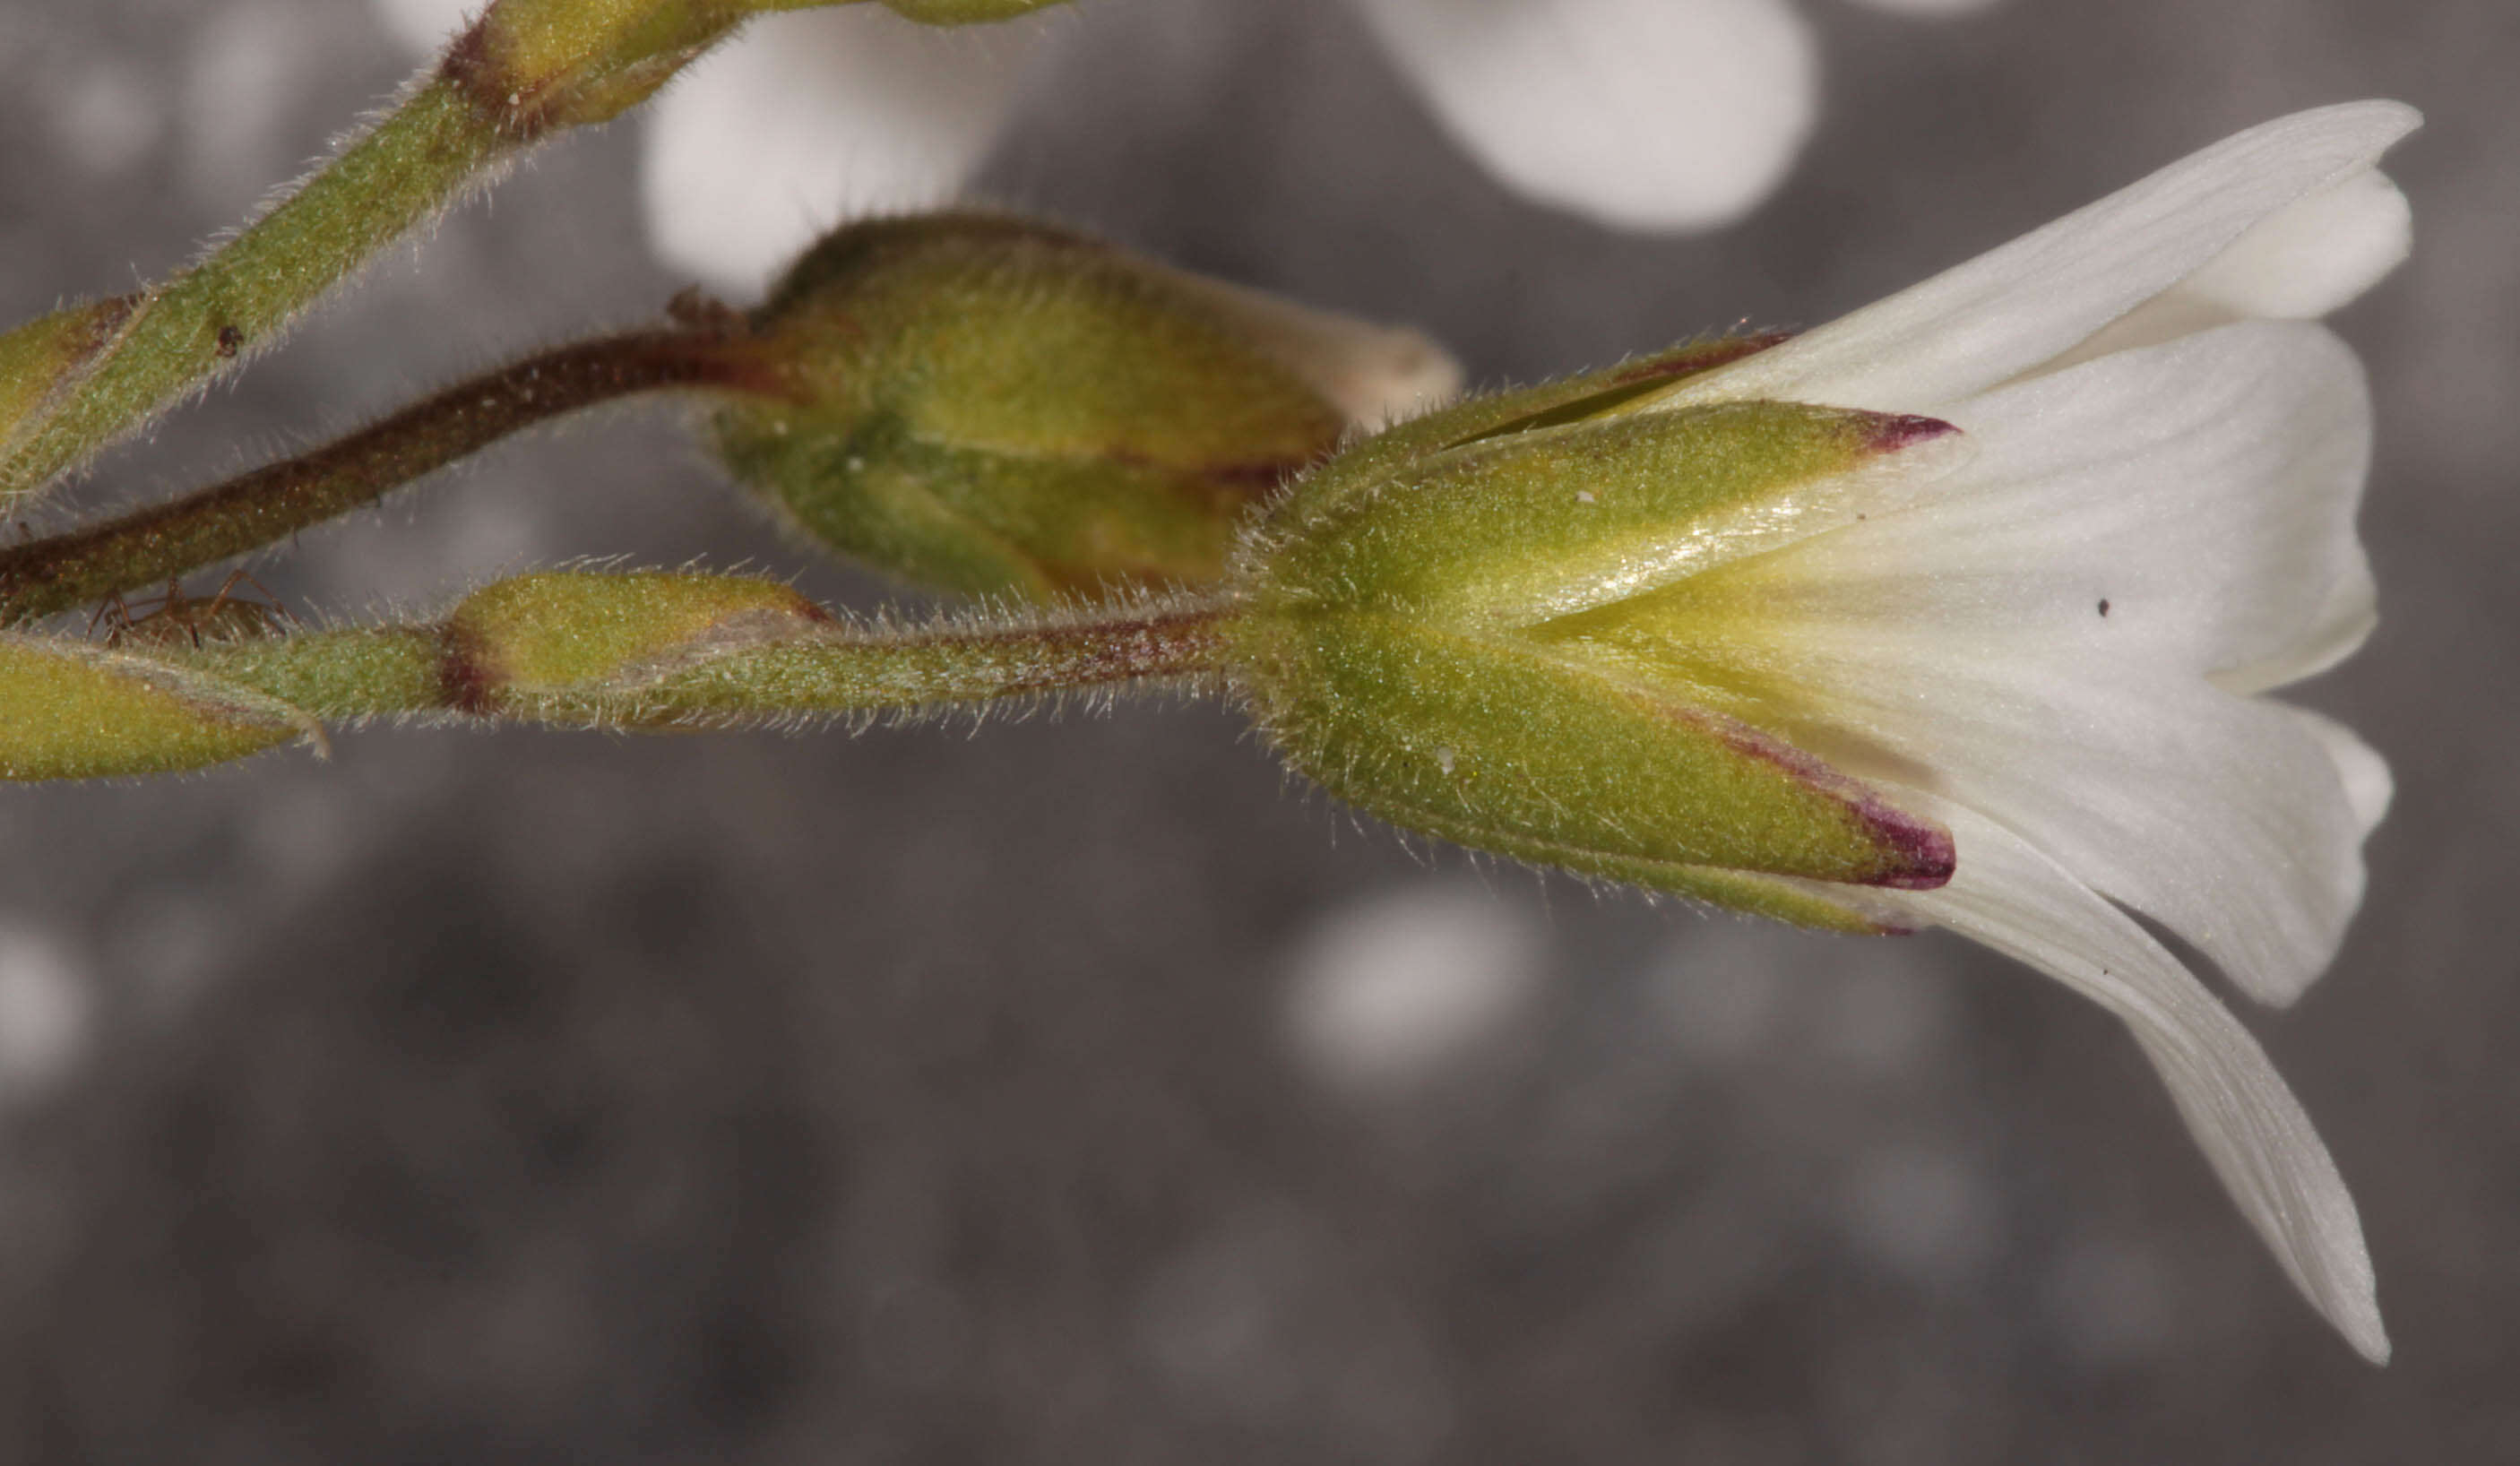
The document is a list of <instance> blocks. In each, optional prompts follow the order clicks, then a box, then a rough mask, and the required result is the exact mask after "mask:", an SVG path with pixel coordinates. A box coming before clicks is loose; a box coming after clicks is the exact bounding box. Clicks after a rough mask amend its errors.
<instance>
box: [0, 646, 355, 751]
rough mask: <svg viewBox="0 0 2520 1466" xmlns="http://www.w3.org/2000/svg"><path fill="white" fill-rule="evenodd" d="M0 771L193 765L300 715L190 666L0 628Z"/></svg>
mask: <svg viewBox="0 0 2520 1466" xmlns="http://www.w3.org/2000/svg"><path fill="white" fill-rule="evenodd" d="M0 708H6V709H7V716H5V717H0V778H9V779H51V778H108V777H121V776H128V775H142V774H172V773H177V772H180V771H182V770H186V769H199V768H203V767H205V766H207V765H210V764H221V763H226V762H228V761H229V760H231V759H240V758H244V757H246V756H248V755H249V754H254V753H259V752H261V751H262V750H264V749H266V748H270V747H274V746H276V745H278V744H281V743H287V742H290V741H293V740H294V739H298V738H306V739H309V740H311V741H313V742H314V743H315V744H316V745H317V746H318V747H319V748H320V747H321V746H322V744H323V730H322V729H321V728H320V727H319V726H318V725H317V724H316V723H315V721H314V720H313V719H311V718H309V717H308V716H307V715H306V714H305V713H303V712H301V711H299V710H298V709H296V708H294V707H292V706H291V705H289V704H288V703H285V702H282V701H280V700H279V699H277V698H275V697H271V696H269V695H267V694H264V693H262V692H258V691H255V690H253V689H249V688H245V687H241V686H239V685H237V684H235V683H232V682H228V681H226V680H223V679H220V678H217V677H213V676H210V675H207V674H205V673H203V672H200V671H198V670H195V669H192V668H189V667H185V666H181V665H177V664H173V663H169V662H163V661H158V660H156V659H152V658H148V657H141V656H134V655H130V654H128V653H125V652H120V651H112V650H108V649H104V648H101V647H96V646H91V645H88V644H84V643H80V642H67V641H60V640H56V639H50V638H40V637H31V636H23V635H17V634H0Z"/></svg>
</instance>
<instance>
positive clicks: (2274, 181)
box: [1665, 102, 2420, 413]
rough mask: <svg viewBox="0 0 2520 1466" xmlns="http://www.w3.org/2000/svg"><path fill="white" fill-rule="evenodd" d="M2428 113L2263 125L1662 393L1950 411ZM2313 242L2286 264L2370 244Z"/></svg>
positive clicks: (2331, 260)
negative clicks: (2325, 247)
mask: <svg viewBox="0 0 2520 1466" xmlns="http://www.w3.org/2000/svg"><path fill="white" fill-rule="evenodd" d="M2419 120H2420V118H2419V117H2418V116H2417V114H2416V112H2415V111H2414V110H2413V109H2412V108H2409V107H2407V106H2405V105H2404V104H2402V103H2396V102H2356V103H2348V104H2345V105H2343V106H2339V107H2329V108H2321V109H2319V110H2318V111H2306V112H2298V113H2295V114H2294V115H2292V116H2289V117H2280V118H2277V119H2276V120H2274V121H2273V122H2268V123H2265V124H2263V125H2261V126H2258V127H2253V128H2251V129H2249V130H2248V131H2246V132H2243V133H2241V134H2239V135H2238V136H2236V137H2232V138H2228V139H2225V140H2224V141H2223V142H2220V143H2217V144H2215V145H2214V146H2213V147H2211V148H2208V149H2206V150H2205V151H2203V152H2202V153H2197V154H2194V155H2190V156H2188V157H2186V158H2184V159H2182V160H2181V161H2179V162H2176V163H2173V164H2171V165H2170V166H2169V167H2167V168H2164V169H2162V170H2161V171H2160V172H2158V173H2155V174H2153V175H2152V176H2151V177H2149V178H2146V179H2144V180H2142V181H2141V182H2139V183H2137V184H2135V185H2134V186H2132V187H2130V188H2126V189H2122V190H2120V191H2119V192H2117V193H2115V194H2112V195H2110V196H2109V197H2108V198H2106V199H2103V200H2100V201H2098V202H2097V203H2093V204H2091V205H2089V206H2087V207H2084V208H2081V209H2078V210H2076V211H2075V212H2073V213H2070V214H2068V215H2066V216H2065V217H2064V218H2062V219H2059V220H2057V221H2056V222H2055V223H2053V224H2050V225H2048V226H2047V227H2046V228H2044V229H2040V230H2037V231H2034V232H2033V233H2031V234H2028V235H2025V236H2023V237H2022V238H2020V239H2018V240H2015V241H2013V242H2012V243H2011V244H2005V245H2003V247H2001V248H1999V249H1996V250H1993V251H1991V252H1989V253H1987V254H1982V255H1980V256H1978V257H1977V258H1976V259H1974V260H1971V261H1969V262H1968V263H1967V264H1964V265H1961V266H1959V267H1958V268H1957V269H1953V270H1948V271H1945V272H1944V273H1943V274H1941V275H1938V276H1935V277H1934V278H1933V279H1931V280H1928V281H1926V282H1925V283H1924V284H1922V285H1919V286H1915V287H1913V288H1911V289H1906V290H1902V291H1900V292H1899V293H1898V294H1896V295H1893V296H1891V297H1890V298H1889V299H1887V300H1883V301H1880V302H1878V303H1877V304H1874V305H1870V306H1867V307H1865V308H1864V309H1862V310H1859V311H1857V312H1855V313H1854V314H1853V315H1849V316H1845V317H1842V318H1840V319H1839V320H1837V321H1834V322H1831V323H1830V324H1828V325H1826V326H1823V327H1821V328H1820V329H1818V330H1816V331H1812V332H1809V333H1805V334H1803V335H1800V336H1797V337H1795V338H1794V339H1792V340H1790V341H1787V342H1785V343H1784V344H1782V345H1780V346H1777V347H1775V348H1772V349H1770V350H1767V351H1763V352H1760V353H1759V354H1758V355H1756V356H1752V357H1748V358H1745V359H1744V360H1743V361H1741V362H1740V363H1739V364H1737V365H1735V366H1732V367H1727V368H1725V369H1723V370H1721V371H1717V372H1711V373H1708V374H1707V375H1706V376H1704V377H1702V378H1692V379H1691V380H1690V381H1688V382H1686V383H1683V384H1681V385H1680V386H1679V387H1677V388H1675V389H1674V391H1673V394H1672V396H1671V397H1669V398H1667V399H1665V400H1666V401H1668V402H1670V403H1672V404H1675V405H1678V404H1683V403H1688V402H1700V401H1712V400H1721V399H1737V398H1747V397H1776V398H1786V399H1791V400H1795V401H1804V402H1820V403H1831V404H1836V405H1841V406H1847V407H1863V408H1870V409H1873V410H1875V411H1880V412H1916V413H1932V412H1938V411H1943V410H1946V409H1948V408H1949V407H1950V406H1951V405H1952V404H1953V403H1956V402H1958V401H1959V400H1961V399H1963V398H1965V397H1968V396H1970V395H1971V394H1973V393H1977V392H1982V391H1985V390H1987V389H1988V388H1990V387H1993V386H1995V385H1996V384H1997V383H1999V382H2003V381H2006V380H2008V379H2010V378H2015V377H2018V376H2021V375H2022V374H2024V373H2027V372H2032V371H2035V370H2037V369H2039V368H2040V367H2042V366H2045V365H2048V364H2049V363H2051V362H2052V361H2054V360H2055V359H2057V358H2059V357H2062V356H2063V355H2064V354H2065V353H2067V352H2069V351H2071V350H2073V349H2074V348H2075V347H2076V346H2078V345H2080V344H2081V343H2082V342H2084V341H2085V340H2086V339H2087V338H2089V337H2090V336H2092V335H2093V333H2095V332H2098V331H2099V330H2100V329H2101V328H2103V327H2105V326H2107V325H2108V324H2109V323H2110V322H2112V321H2115V320H2117V319H2118V318H2119V317H2121V316H2124V315H2126V314H2127V313H2128V312H2129V311H2132V310H2134V309H2135V308H2136V307H2138V306H2139V305H2141V304H2143V303H2144V302H2145V301H2147V300H2150V299H2152V298H2153V297H2154V296H2156V295H2159V294H2161V293H2162V292H2163V291H2165V290H2167V289H2171V288H2172V287H2173V286H2176V285H2178V284H2179V283H2180V282H2181V281H2182V280H2183V279H2185V278H2187V277H2188V276H2189V275H2191V274H2193V273H2194V272H2196V271H2197V270H2198V269H2200V268H2201V267H2203V266H2204V265H2206V263H2207V262H2208V261H2211V260H2214V259H2215V258H2216V257H2217V256H2218V255H2221V254H2222V253H2223V252H2224V251H2225V250H2226V249H2228V248H2229V247H2230V246H2231V244H2233V242H2234V241H2236V240H2238V239H2240V238H2241V236H2243V235H2244V234H2246V233H2247V232H2248V231H2249V230H2250V229H2251V228H2252V227H2253V226H2255V225H2257V224H2258V223H2259V222H2260V221H2262V220H2266V219H2268V218H2270V217H2271V216H2273V215H2275V214H2276V213H2277V212H2278V211H2279V210H2282V209H2283V208H2285V207H2286V206H2287V205H2289V204H2292V203H2294V202H2296V201H2298V200H2303V199H2306V198H2309V197H2310V196H2312V195H2315V194H2319V193H2323V192H2325V191H2328V190H2330V189H2334V188H2337V187H2338V186H2339V185H2342V184H2345V183H2346V182H2347V181H2348V180H2351V179H2355V178H2357V177H2358V176H2360V175H2361V174H2363V173H2364V172H2366V171H2367V170H2369V168H2370V167H2371V165H2372V163H2373V161H2374V160H2376V159H2377V158H2378V157H2379V155H2380V154H2381V153H2382V152H2384V151H2385V150H2386V149H2387V148H2388V147H2389V145H2390V144H2392V143H2394V142H2396V141H2397V140H2398V139H2400V138H2402V137H2404V136H2406V135H2407V134H2408V132H2410V131H2412V130H2413V129H2414V127H2415V126H2416V124H2417V123H2418V121H2419ZM2281 233H2282V235H2283V237H2284V238H2285V239H2286V240H2287V241H2291V240H2293V239H2295V238H2297V237H2295V236H2293V235H2292V234H2291V233H2290V232H2289V231H2283V232H2281ZM2309 243H2310V247H2309V250H2308V252H2307V254H2303V255H2297V256H2296V257H2295V258H2294V260H2293V263H2292V264H2291V266H2290V267H2289V271H2288V276H2289V278H2298V279H2307V278H2308V277H2310V276H2312V275H2314V274H2318V273H2319V272H2321V271H2325V272H2326V273H2327V274H2328V275H2329V276H2330V277H2331V278H2332V279H2335V280H2347V279H2351V278H2353V277H2355V275H2356V274H2357V273H2358V268H2359V267H2361V266H2364V265H2367V264H2368V262H2369V261H2370V259H2371V258H2373V257H2374V256H2373V250H2372V246H2371V244H2370V242H2369V241H2368V240H2367V239H2365V238H2363V236H2361V235H2359V234H2355V235H2351V236H2349V237H2348V238H2347V239H2345V240H2343V241H2340V242H2337V243H2336V244H2334V245H2333V251H2334V252H2333V255H2332V256H2331V255H2328V254H2325V253H2322V252H2321V246H2319V245H2318V243H2317V242H2316V241H2312V242H2309ZM2235 273H2241V272H2239V271H2238V270H2237V267H2235Z"/></svg>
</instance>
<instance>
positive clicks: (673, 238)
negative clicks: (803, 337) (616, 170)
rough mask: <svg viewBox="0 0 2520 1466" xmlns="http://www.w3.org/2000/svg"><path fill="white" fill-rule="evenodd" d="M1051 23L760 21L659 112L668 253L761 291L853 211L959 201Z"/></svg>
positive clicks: (653, 214)
mask: <svg viewBox="0 0 2520 1466" xmlns="http://www.w3.org/2000/svg"><path fill="white" fill-rule="evenodd" d="M1047 25H1048V22H1046V20H1043V19H1038V18H1037V19H1034V20H1027V21H1018V22H1008V23H1006V24H1002V25H989V26H972V27H967V28H961V27H957V28H946V27H938V26H929V25H920V24H915V23H912V22H908V21H905V20H903V19H902V18H901V17H899V16H896V15H894V14H892V13H891V12H890V11H887V10H885V9H883V8H882V7H880V6H874V5H863V6H859V5H852V6H844V7H839V8H836V9H831V10H813V11H800V12H795V13H792V14H786V15H776V16H770V17H767V18H765V19H762V20H759V21H755V22H752V24H751V25H750V26H749V27H747V28H746V29H745V31H744V32H743V33H742V35H740V36H738V37H737V38H736V39H735V40H734V41H733V42H731V43H729V44H728V45H726V46H724V47H722V48H720V50H719V51H718V52H717V53H716V54H715V55H712V56H709V57H706V58H704V59H703V60H701V61H700V62H699V63H698V64H697V65H696V66H694V67H692V68H691V70H690V71H689V72H688V73H686V74H685V75H684V76H683V77H682V78H681V79H680V80H678V81H677V82H676V83H675V84H674V85H673V86H671V87H668V88H667V89H666V90H665V92H664V94H663V95H662V96H660V97H659V98H657V99H656V101H655V103H654V104H653V106H652V115H651V116H650V118H649V122H648V160H647V171H646V176H645V179H644V185H645V192H646V198H647V210H648V226H649V230H650V232H651V234H652V237H653V239H654V242H655V245H656V250H657V252H658V253H659V254H660V255H662V256H663V257H664V259H665V260H666V261H667V262H668V263H670V264H672V265H674V266H675V267H676V268H678V269H683V270H688V271H690V272H692V273H693V274H696V275H697V276H698V277H700V279H701V280H703V281H704V282H706V283H707V284H709V285H710V286H712V287H714V288H717V289H729V290H742V289H754V288H756V287H758V286H759V285H760V284H761V283H762V281H763V280H764V279H765V278H766V277H767V276H769V275H770V274H771V273H772V272H773V271H775V270H777V269H779V268H780V267H782V266H784V265H785V264H787V261H788V260H789V259H790V258H791V257H792V256H794V255H795V254H796V253H797V252H798V251H799V250H801V249H802V248H803V247H804V246H805V245H806V244H808V243H810V242H811V241H812V240H813V239H814V237H815V236H816V235H818V234H819V233H821V232H822V231H823V230H826V229H828V228H830V227H831V226H832V225H833V224H834V223H836V222H838V221H839V220H840V219H842V218H844V217H848V216H851V215H855V214H860V213H867V212H874V211H882V210H890V209H902V208H911V207H920V206H925V205H931V204H934V203H937V202H940V201H942V200H947V199H950V198H951V197H952V196H953V195H954V194H955V193H956V192H957V191H958V190H960V189H961V188H962V186H963V184H964V182H965V181H966V180H967V179H968V178H969V176H970V174H971V171H972V170H973V169H974V168H976V167H977V166H978V165H979V163H980V161H981V159H982V157H983V156H984V155H986V153H987V152H988V149H989V145H990V144H991V143H992V142H993V141H994V140H995V139H996V137H997V135H998V133H999V130H1000V129H1001V128H1002V127H1003V126H1004V125H1005V122H1006V119H1007V117H1008V114H1009V113H1010V112H1011V111H1012V109H1013V106H1014V102H1015V96H1016V92H1017V90H1018V88H1019V86H1020V84H1021V81H1022V63H1023V62H1024V61H1025V60H1026V59H1028V58H1029V57H1030V56H1031V55H1032V53H1033V52H1034V50H1035V49H1036V48H1037V47H1039V46H1040V45H1041V44H1043V42H1044V41H1045V40H1046V39H1047V38H1048V37H1049V35H1050V34H1051V33H1052V32H1051V31H1050V30H1049V29H1048V28H1047Z"/></svg>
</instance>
